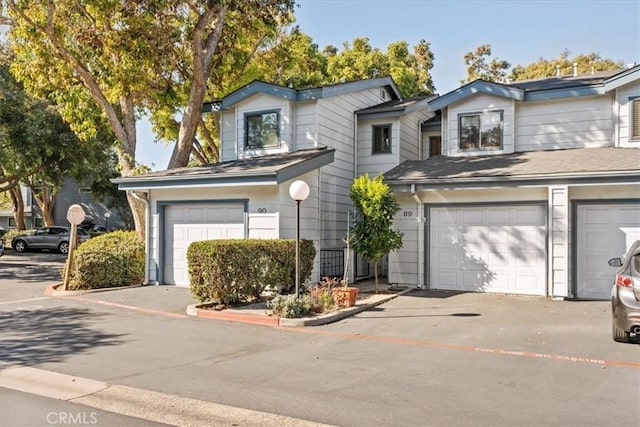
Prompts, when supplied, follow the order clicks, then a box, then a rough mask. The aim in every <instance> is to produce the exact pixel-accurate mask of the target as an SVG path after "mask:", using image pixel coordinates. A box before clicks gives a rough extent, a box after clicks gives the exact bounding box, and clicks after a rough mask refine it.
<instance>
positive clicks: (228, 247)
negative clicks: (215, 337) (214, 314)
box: [187, 239, 316, 304]
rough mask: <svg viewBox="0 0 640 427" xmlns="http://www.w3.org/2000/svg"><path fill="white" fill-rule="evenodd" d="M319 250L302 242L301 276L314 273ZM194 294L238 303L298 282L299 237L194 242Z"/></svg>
mask: <svg viewBox="0 0 640 427" xmlns="http://www.w3.org/2000/svg"><path fill="white" fill-rule="evenodd" d="M315 254H316V250H315V248H314V246H313V242H311V241H309V240H302V241H301V242H300V279H301V282H304V281H305V280H307V279H308V278H309V277H310V276H311V271H312V269H313V260H314V258H315ZM187 260H188V263H189V277H190V285H191V294H192V295H193V296H194V297H195V298H196V299H197V300H199V301H200V302H210V301H216V302H220V303H222V304H235V303H238V302H243V301H247V300H249V299H251V298H258V297H260V296H261V295H262V293H263V292H264V291H265V290H267V289H268V290H275V291H281V292H288V291H289V290H290V289H291V288H292V287H293V286H294V285H295V240H291V239H288V240H284V239H271V240H269V239H235V240H207V241H201V242H194V243H192V244H191V245H189V249H188V250H187Z"/></svg>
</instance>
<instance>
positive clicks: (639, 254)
mask: <svg viewBox="0 0 640 427" xmlns="http://www.w3.org/2000/svg"><path fill="white" fill-rule="evenodd" d="M609 265H610V266H612V267H618V270H617V271H616V274H615V276H614V280H613V286H612V288H611V313H612V319H611V320H612V323H613V329H612V333H613V340H614V341H618V342H630V341H631V334H633V335H635V338H636V339H638V338H640V240H636V241H635V242H634V243H633V245H631V248H630V249H629V251H628V252H627V254H626V255H625V257H624V259H621V258H613V259H610V260H609Z"/></svg>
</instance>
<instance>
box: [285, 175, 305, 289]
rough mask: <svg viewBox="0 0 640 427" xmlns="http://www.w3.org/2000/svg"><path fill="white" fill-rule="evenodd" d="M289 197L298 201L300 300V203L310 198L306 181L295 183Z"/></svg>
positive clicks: (297, 265)
mask: <svg viewBox="0 0 640 427" xmlns="http://www.w3.org/2000/svg"><path fill="white" fill-rule="evenodd" d="M289 195H290V196H291V198H292V199H293V200H295V201H296V207H297V213H296V298H300V202H302V201H303V200H306V199H307V197H309V185H308V184H307V183H306V182H304V181H300V180H298V181H294V182H293V183H292V184H291V186H290V187H289Z"/></svg>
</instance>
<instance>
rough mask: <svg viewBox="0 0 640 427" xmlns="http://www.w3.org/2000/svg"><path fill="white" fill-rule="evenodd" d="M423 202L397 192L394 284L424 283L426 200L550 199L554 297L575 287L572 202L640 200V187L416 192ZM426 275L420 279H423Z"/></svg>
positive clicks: (565, 294) (550, 282) (549, 246)
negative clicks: (398, 235) (400, 237)
mask: <svg viewBox="0 0 640 427" xmlns="http://www.w3.org/2000/svg"><path fill="white" fill-rule="evenodd" d="M417 196H418V197H419V198H420V202H421V204H423V205H422V206H420V205H419V204H418V203H417V202H416V200H415V199H414V198H413V197H412V196H411V194H409V193H406V192H403V193H396V197H397V198H398V201H399V203H400V206H401V210H400V211H399V212H398V214H397V215H396V217H395V218H394V228H395V229H396V230H398V231H401V232H403V233H404V238H403V242H404V246H403V248H402V249H400V251H398V252H392V253H391V254H389V281H390V283H398V284H404V285H408V286H420V285H422V284H423V283H424V276H425V274H428V272H425V271H424V262H425V261H424V260H425V259H426V257H428V256H429V254H428V250H429V242H428V241H427V237H428V231H426V228H427V227H428V224H426V223H424V218H425V214H426V212H425V209H426V207H424V204H439V203H442V204H455V203H471V204H485V203H493V202H501V203H504V202H514V203H515V202H528V201H543V202H546V203H547V208H548V212H547V223H548V225H547V228H548V230H547V250H548V261H547V264H548V267H547V268H548V273H547V275H548V277H547V280H548V292H549V295H550V296H553V297H558V298H564V297H570V296H572V295H571V292H572V291H571V290H572V289H574V288H575V284H574V283H573V282H572V281H573V276H574V268H575V266H573V265H572V262H571V260H572V257H573V252H574V250H575V249H574V248H573V247H572V244H573V242H572V238H571V236H572V235H573V230H572V228H571V227H572V226H571V224H572V213H571V205H572V203H573V202H574V201H577V200H580V201H585V200H593V201H607V200H613V201H616V200H624V199H636V200H637V199H640V185H638V184H633V185H604V184H603V185H588V186H566V185H558V186H549V187H536V188H500V189H478V190H449V191H422V192H418V193H417ZM421 276H422V277H421Z"/></svg>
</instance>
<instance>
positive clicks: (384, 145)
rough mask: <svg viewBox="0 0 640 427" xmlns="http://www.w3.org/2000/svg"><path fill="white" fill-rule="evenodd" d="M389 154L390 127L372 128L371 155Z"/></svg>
mask: <svg viewBox="0 0 640 427" xmlns="http://www.w3.org/2000/svg"><path fill="white" fill-rule="evenodd" d="M378 153H391V125H384V126H373V154H378Z"/></svg>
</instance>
